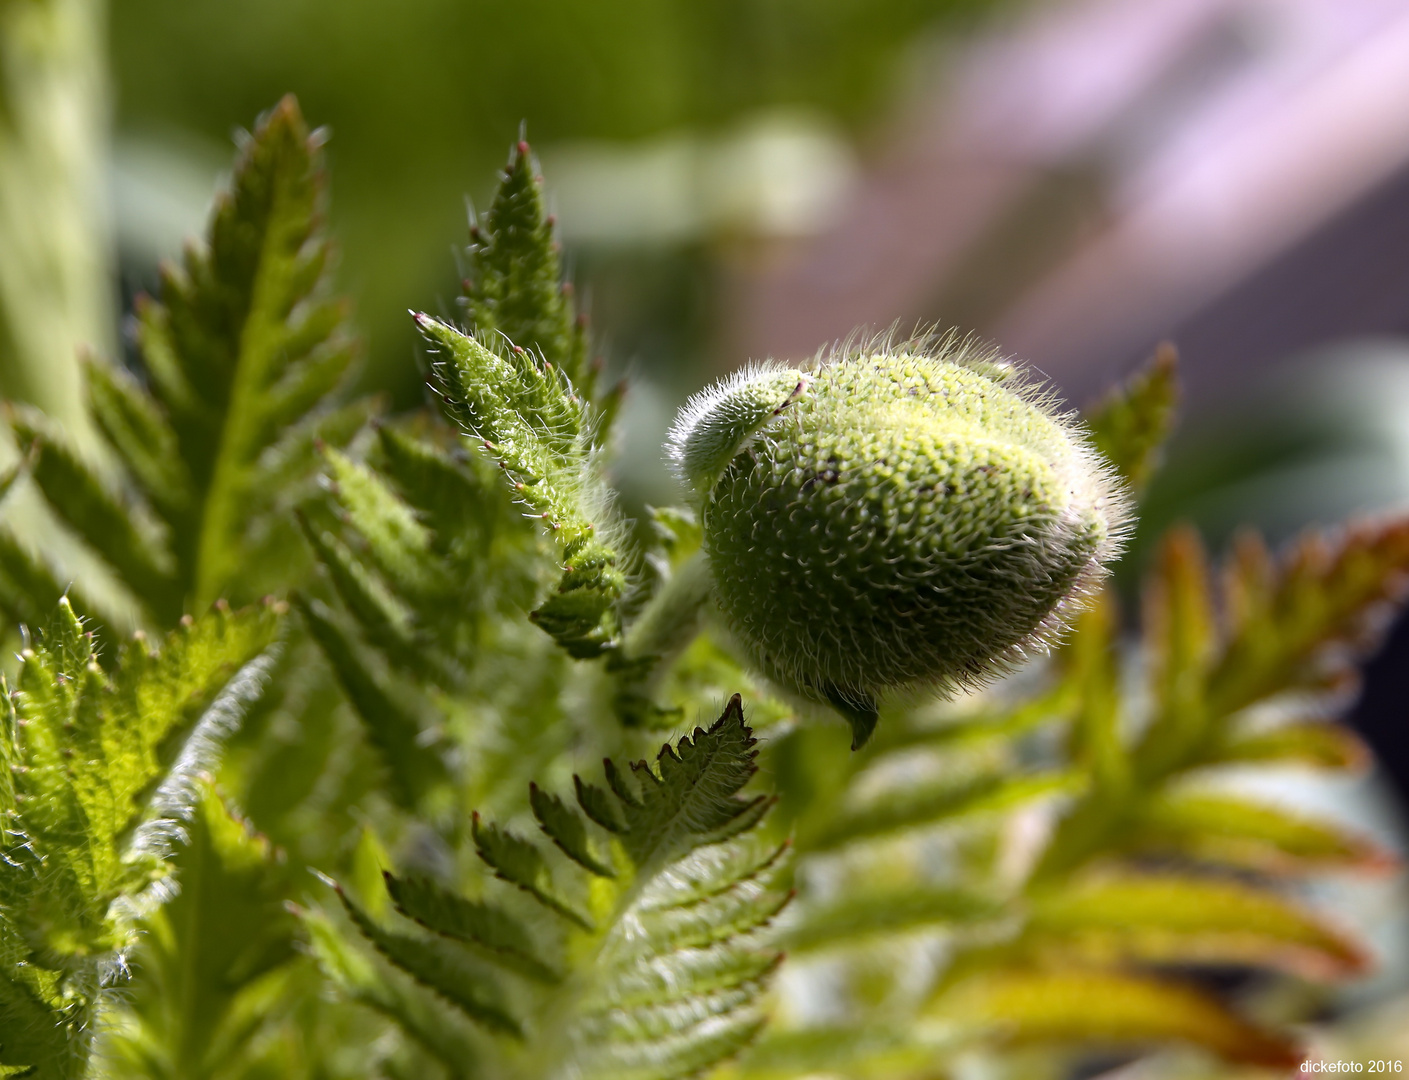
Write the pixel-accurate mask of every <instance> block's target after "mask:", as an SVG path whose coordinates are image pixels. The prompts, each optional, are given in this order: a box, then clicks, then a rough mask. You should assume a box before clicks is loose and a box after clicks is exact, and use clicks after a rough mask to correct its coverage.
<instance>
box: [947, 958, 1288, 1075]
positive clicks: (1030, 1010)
mask: <svg viewBox="0 0 1409 1080" xmlns="http://www.w3.org/2000/svg"><path fill="white" fill-rule="evenodd" d="M937 1012H938V1013H939V1014H940V1015H943V1016H946V1017H950V1018H953V1019H957V1020H960V1021H962V1022H965V1023H968V1024H973V1025H976V1026H981V1027H984V1028H987V1029H989V1030H991V1031H992V1032H993V1034H994V1035H996V1036H998V1037H999V1038H1001V1039H1003V1040H1004V1041H1007V1042H1010V1043H1015V1044H1023V1043H1053V1042H1057V1043H1067V1044H1070V1043H1087V1044H1092V1045H1097V1046H1108V1047H1121V1048H1130V1047H1139V1046H1141V1045H1147V1044H1150V1043H1170V1042H1183V1043H1187V1044H1190V1045H1193V1046H1198V1047H1202V1048H1204V1049H1206V1050H1210V1051H1212V1052H1213V1053H1215V1054H1218V1055H1219V1056H1220V1057H1222V1058H1224V1059H1225V1060H1228V1061H1235V1062H1242V1063H1245V1064H1249V1065H1263V1066H1267V1067H1270V1068H1283V1069H1287V1068H1292V1067H1294V1066H1296V1065H1298V1064H1300V1063H1301V1061H1302V1060H1303V1054H1302V1053H1301V1051H1300V1049H1299V1048H1298V1047H1297V1046H1296V1045H1295V1044H1294V1043H1293V1042H1292V1041H1291V1040H1289V1039H1287V1038H1285V1037H1283V1036H1281V1035H1279V1034H1277V1033H1275V1032H1272V1031H1268V1030H1266V1029H1264V1028H1261V1027H1258V1026H1256V1025H1254V1024H1252V1023H1251V1022H1250V1021H1248V1020H1245V1019H1243V1018H1242V1017H1240V1016H1238V1015H1237V1014H1236V1013H1234V1012H1231V1011H1230V1010H1229V1009H1227V1008H1225V1007H1224V1006H1223V1005H1222V1004H1221V1003H1220V1002H1219V1001H1218V1000H1217V998H1214V997H1212V996H1211V995H1209V994H1205V993H1202V992H1201V991H1198V990H1195V989H1193V988H1191V987H1189V986H1185V985H1182V984H1179V983H1175V982H1169V981H1164V980H1160V979H1155V978H1151V977H1148V976H1142V975H1131V974H1124V973H1120V972H1113V971H1080V970H1076V971H1061V972H1055V971H1028V970H1016V971H999V972H994V973H992V974H988V975H984V976H980V977H977V978H974V979H967V980H964V981H963V982H961V983H959V984H957V985H956V986H954V987H953V988H952V989H951V990H950V991H949V992H948V993H947V994H946V995H945V998H944V999H943V1001H942V1002H941V1003H940V1004H939V1005H938V1007H937Z"/></svg>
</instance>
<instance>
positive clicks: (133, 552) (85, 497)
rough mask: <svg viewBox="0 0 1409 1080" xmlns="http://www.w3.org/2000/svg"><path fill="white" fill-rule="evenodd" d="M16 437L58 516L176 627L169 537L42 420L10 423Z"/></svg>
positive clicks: (26, 417)
mask: <svg viewBox="0 0 1409 1080" xmlns="http://www.w3.org/2000/svg"><path fill="white" fill-rule="evenodd" d="M11 426H12V427H13V428H14V431H15V437H16V438H17V439H18V440H19V441H20V442H21V443H22V444H24V445H25V446H27V447H28V454H29V470H30V475H31V476H33V477H34V482H35V484H36V485H37V486H38V487H39V490H40V491H42V492H43V493H44V497H45V499H46V500H47V501H48V502H49V505H50V506H52V507H53V508H54V511H55V512H56V513H57V514H58V515H59V517H60V518H62V519H63V520H64V522H65V523H66V524H67V525H69V526H70V527H71V528H72V529H73V530H74V532H76V533H77V534H78V535H79V536H80V537H82V538H83V539H84V540H85V541H87V543H88V544H90V545H91V546H92V547H93V548H95V549H96V550H97V551H98V552H100V553H101V555H102V556H103V559H104V560H105V561H106V562H107V563H108V565H109V566H111V567H112V568H113V570H115V571H116V572H117V573H118V574H119V575H120V576H121V577H122V579H123V580H124V581H125V582H127V584H128V585H130V586H131V587H132V589H133V591H134V592H135V593H136V594H137V596H138V597H140V598H141V599H142V600H143V601H145V602H146V603H147V604H148V605H149V606H150V607H151V608H152V610H153V611H154V612H155V613H156V615H157V616H158V618H160V619H162V620H163V621H166V622H174V621H175V620H176V619H177V618H178V617H179V616H180V614H181V600H182V597H181V591H180V582H179V580H178V578H177V576H176V574H175V567H174V566H173V564H172V561H171V556H170V554H169V552H168V551H167V550H166V543H165V538H164V537H162V536H161V535H160V533H159V532H158V531H157V529H156V527H155V525H154V524H152V523H148V527H147V528H145V529H144V528H142V527H139V525H138V524H137V521H138V520H139V517H138V516H137V515H135V514H134V510H133V508H132V507H131V506H130V505H126V504H124V503H123V502H122V501H121V500H120V499H119V498H118V497H117V496H116V495H115V494H114V493H113V492H112V491H110V490H109V489H108V487H107V485H106V484H105V483H104V482H103V481H102V480H101V479H100V478H99V476H98V474H97V473H96V472H95V471H94V469H93V467H92V466H91V465H89V464H88V463H87V462H86V461H84V460H83V459H82V458H81V457H80V456H79V455H78V453H77V452H76V451H75V450H74V449H72V448H71V447H70V446H68V445H67V442H66V440H65V439H64V437H63V436H62V435H61V434H60V433H59V432H57V431H55V430H53V429H52V425H49V424H48V423H47V422H46V421H45V420H44V419H43V417H42V416H40V415H38V414H36V413H33V412H29V411H25V412H18V413H16V414H15V415H14V416H13V417H12V419H11Z"/></svg>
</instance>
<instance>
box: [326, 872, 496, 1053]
mask: <svg viewBox="0 0 1409 1080" xmlns="http://www.w3.org/2000/svg"><path fill="white" fill-rule="evenodd" d="M338 896H339V898H340V899H341V900H342V903H343V907H344V908H346V909H347V913H348V915H349V916H351V918H352V921H353V923H355V924H356V926H357V929H358V930H360V931H362V933H363V934H364V935H365V936H366V937H367V939H368V940H369V941H371V942H372V944H373V945H375V946H376V947H377V949H378V951H380V952H381V953H383V954H384V955H385V956H386V957H387V959H389V960H391V961H392V962H393V963H395V964H396V966H397V967H399V968H401V969H402V970H403V971H406V972H408V973H410V974H411V975H413V976H415V978H416V979H417V981H419V982H421V983H422V984H424V985H425V986H428V987H429V988H430V989H432V990H434V991H435V992H436V993H437V994H439V995H440V996H441V997H443V998H444V999H445V1000H446V1001H448V1002H450V1003H451V1004H452V1005H454V1006H455V1007H456V1008H458V1009H460V1011H462V1012H463V1013H464V1014H465V1015H466V1016H468V1017H469V1018H470V1019H471V1020H474V1021H475V1022H476V1023H479V1024H483V1025H484V1026H485V1027H486V1028H488V1029H489V1030H490V1031H493V1032H495V1033H496V1034H500V1035H509V1036H512V1037H514V1038H522V1037H523V1028H522V1026H521V1025H520V1024H519V1022H518V1020H516V1019H515V1018H514V1017H513V1016H512V1015H511V1014H510V1013H509V1012H508V1010H507V1009H506V1007H505V1005H504V1003H503V1001H502V995H501V994H500V993H499V991H498V989H497V987H496V986H495V984H494V982H493V981H492V980H491V979H489V978H488V977H486V975H485V974H484V973H483V972H481V971H480V970H478V969H477V968H475V967H474V966H472V965H471V964H470V963H469V962H468V960H467V958H465V957H462V956H461V955H460V954H459V953H457V952H455V951H454V947H453V946H446V945H444V944H439V943H435V942H432V941H429V940H427V939H425V938H420V937H413V936H411V935H410V934H404V933H401V932H400V931H397V930H389V929H387V928H385V927H383V926H381V925H380V924H379V923H377V922H376V921H375V920H374V919H372V918H371V917H370V916H369V915H367V913H366V912H364V911H363V910H362V909H361V908H360V907H359V906H358V905H357V904H355V903H353V902H352V900H350V899H349V898H348V896H347V894H346V893H344V892H342V891H341V890H339V892H338Z"/></svg>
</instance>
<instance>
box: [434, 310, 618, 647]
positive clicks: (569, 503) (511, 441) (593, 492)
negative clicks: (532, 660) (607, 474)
mask: <svg viewBox="0 0 1409 1080" xmlns="http://www.w3.org/2000/svg"><path fill="white" fill-rule="evenodd" d="M416 322H417V324H418V325H419V326H420V328H421V332H422V334H423V335H424V336H425V338H426V341H427V342H428V344H429V347H430V348H431V350H432V352H433V353H434V354H435V355H436V357H437V359H436V361H435V366H434V371H435V374H436V381H437V385H438V386H439V388H440V392H441V395H442V397H443V398H444V399H445V401H446V404H447V407H448V410H449V412H450V415H451V416H452V417H453V418H454V419H455V420H456V422H457V423H458V424H459V425H460V426H461V427H462V429H463V430H464V431H465V433H466V434H467V435H469V436H471V437H472V438H474V439H475V440H476V441H477V442H478V443H479V444H480V445H481V446H482V447H483V448H484V450H485V451H486V452H487V453H489V454H490V455H492V456H493V457H494V458H495V460H497V461H498V462H499V465H500V467H501V468H502V469H503V470H504V473H505V475H506V477H507V479H508V481H509V484H510V487H511V488H512V489H513V491H514V492H515V494H516V495H517V497H518V499H519V501H520V502H521V503H522V504H523V505H524V506H525V507H526V508H527V509H528V511H529V514H530V516H532V517H537V518H539V519H541V520H542V521H543V523H544V526H545V528H546V529H547V530H548V531H549V533H550V534H551V535H552V537H553V539H554V541H555V543H556V544H557V545H558V547H559V549H560V551H561V553H562V577H561V579H560V581H559V583H558V586H557V589H556V590H555V591H554V592H553V593H551V594H550V595H549V597H548V599H547V600H546V601H544V603H543V604H541V605H540V606H539V607H538V608H537V609H536V610H535V611H534V612H533V618H534V620H535V621H536V622H537V623H538V624H539V625H540V626H541V627H543V629H544V630H545V631H547V633H549V634H550V635H551V636H552V637H553V638H554V639H555V640H556V641H557V642H558V643H559V644H561V645H562V646H563V648H565V649H566V650H567V651H568V652H569V653H570V654H571V655H573V656H578V657H585V658H590V657H593V656H598V655H600V654H601V653H602V652H603V650H605V649H606V648H607V647H608V646H610V645H613V644H614V643H615V639H616V635H617V632H618V618H619V616H618V612H617V605H618V603H619V601H620V600H621V597H622V594H623V593H624V591H625V588H626V577H625V575H624V574H623V573H622V570H621V569H620V568H619V567H618V565H617V564H618V554H617V552H616V551H615V550H614V548H613V546H612V542H611V540H610V538H609V536H608V535H607V534H608V533H609V531H610V529H609V528H608V526H609V525H610V523H611V518H610V516H609V511H608V508H607V505H606V497H605V495H604V489H603V488H602V486H601V481H600V478H599V476H598V475H597V469H598V465H597V461H596V456H597V451H596V449H595V447H594V445H593V438H594V432H593V428H592V418H591V414H590V412H589V411H588V408H587V406H586V404H585V403H584V402H583V400H582V399H581V398H580V397H579V396H578V391H577V389H576V388H575V387H574V386H573V385H572V383H571V382H570V381H569V380H568V379H567V377H566V376H565V375H564V374H563V373H562V372H561V371H559V370H558V369H557V368H555V367H553V366H552V365H551V364H549V363H548V362H547V361H545V360H544V359H543V358H542V357H541V356H538V355H537V354H535V353H533V352H530V351H528V350H526V349H523V348H520V347H518V346H515V347H514V348H513V349H510V350H508V351H505V352H499V351H496V350H494V349H491V348H489V347H488V346H487V345H486V344H484V343H483V342H482V341H480V340H479V339H478V338H476V337H474V336H471V335H469V334H465V333H463V332H461V331H460V330H457V329H456V328H455V327H453V326H450V325H448V324H447V323H443V322H441V321H439V320H437V319H432V318H430V317H429V316H426V315H417V316H416Z"/></svg>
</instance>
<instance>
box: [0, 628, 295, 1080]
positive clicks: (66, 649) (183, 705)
mask: <svg viewBox="0 0 1409 1080" xmlns="http://www.w3.org/2000/svg"><path fill="white" fill-rule="evenodd" d="M277 620H278V612H277V609H274V608H273V607H265V608H263V609H256V610H252V611H245V612H235V613H231V612H229V611H227V610H224V609H221V610H217V611H215V612H212V613H211V614H209V615H207V616H205V617H204V618H202V619H200V620H189V621H187V622H186V623H185V624H184V625H183V626H182V627H181V628H180V629H178V630H177V631H175V632H173V633H172V634H171V635H169V636H168V638H167V640H166V641H165V643H164V648H162V649H161V650H160V651H156V650H153V649H151V648H150V646H148V645H147V644H146V643H145V641H143V640H141V639H138V640H136V641H134V642H132V643H131V644H129V645H128V646H127V647H125V648H124V649H123V650H122V651H121V653H120V655H119V657H118V661H117V663H116V665H115V667H114V669H113V670H112V671H111V673H109V672H108V671H105V670H104V669H103V668H102V667H100V666H99V665H98V663H97V660H96V656H95V655H94V652H93V648H94V646H93V639H92V635H91V634H90V633H89V632H87V630H86V628H85V627H84V625H83V623H82V621H81V620H80V619H79V618H78V617H77V616H76V615H75V614H74V612H73V610H72V608H71V607H70V605H69V604H68V603H67V601H66V600H61V601H60V603H59V604H58V606H57V607H56V609H55V611H54V614H53V616H52V618H50V620H49V622H48V624H47V625H46V627H45V628H44V630H43V631H42V633H40V634H39V635H38V636H37V637H36V639H35V641H34V643H33V645H32V647H30V648H28V649H26V650H25V652H24V653H23V654H22V656H21V657H20V665H19V670H18V673H17V675H16V685H15V691H14V693H13V695H11V694H10V692H9V689H8V687H4V688H3V700H4V708H3V710H0V744H3V745H2V746H0V750H2V751H3V752H0V763H3V765H4V767H5V772H6V781H7V782H6V783H3V784H0V802H3V803H4V804H5V805H4V810H5V821H4V827H5V833H4V837H5V839H4V845H3V848H4V850H3V859H4V870H5V873H4V874H0V904H2V905H3V912H4V918H3V919H0V983H3V986H0V999H3V1000H0V1014H3V1012H4V1010H7V1009H8V1010H11V1011H13V1010H16V1009H21V1010H22V1011H27V1013H28V1012H32V1011H33V1009H34V1008H38V1009H40V1010H41V1011H42V1012H44V1013H45V1014H46V1016H45V1020H44V1025H42V1026H44V1027H46V1029H47V1030H51V1031H61V1032H63V1033H64V1034H63V1038H64V1042H65V1046H66V1049H65V1051H64V1056H63V1058H62V1061H63V1062H66V1063H67V1064H63V1065H62V1066H61V1064H60V1062H59V1060H58V1059H54V1058H51V1057H34V1058H31V1059H30V1060H21V1059H20V1058H17V1057H14V1056H12V1055H16V1054H19V1055H27V1054H30V1053H31V1052H36V1053H37V1051H32V1049H26V1047H33V1046H38V1044H37V1043H31V1042H28V1041H26V1039H25V1038H21V1037H20V1035H21V1032H20V1029H19V1028H18V1027H16V1028H14V1029H11V1028H10V1027H8V1025H7V1026H6V1027H5V1028H4V1029H3V1035H0V1043H3V1044H4V1045H5V1047H6V1049H5V1050H4V1051H3V1053H4V1054H6V1055H7V1056H6V1057H4V1058H3V1059H0V1060H3V1061H4V1062H6V1063H14V1064H20V1065H28V1064H33V1065H36V1066H37V1067H38V1069H39V1071H38V1073H37V1074H36V1075H47V1076H55V1077H59V1076H65V1077H67V1076H73V1077H77V1076H78V1075H80V1074H81V1073H82V1071H83V1066H84V1061H85V1060H86V1057H87V1053H88V1049H87V1045H88V1043H87V1040H88V1038H89V1036H88V1032H89V1031H91V1029H92V1023H93V1016H94V1014H95V1013H96V1011H97V1010H98V1009H99V1008H100V1007H105V1006H106V1005H108V1004H109V1003H108V1002H107V1000H106V999H108V998H110V996H111V993H112V991H111V990H110V989H109V988H108V986H109V984H108V983H106V982H104V981H102V980H101V979H100V975H101V974H102V973H103V972H105V971H109V970H116V969H120V968H121V966H122V964H123V962H124V956H125V953H126V951H127V950H128V949H130V948H131V946H132V944H133V943H134V941H135V939H136V922H137V920H138V919H139V918H140V917H141V916H142V915H144V914H146V913H149V912H150V911H151V910H152V908H153V907H154V905H155V904H156V903H158V902H159V901H160V900H161V899H163V898H164V896H165V890H164V889H163V888H162V887H161V886H160V884H159V883H160V882H161V881H162V879H163V878H164V877H166V876H167V875H168V874H169V864H168V859H169V857H170V854H171V851H172V847H173V845H174V843H175V841H176V840H177V839H179V838H181V837H182V836H183V835H184V832H183V829H182V825H181V823H182V822H184V821H185V820H187V819H189V817H190V815H191V813H192V812H193V810H194V804H195V802H196V800H197V799H198V794H199V793H198V789H197V779H196V777H197V774H198V772H199V771H200V770H202V769H206V768H209V767H211V766H212V765H213V764H214V755H215V753H216V752H217V750H218V749H219V746H220V743H221V742H222V740H223V739H224V738H225V737H226V736H227V735H228V734H229V732H230V731H231V730H232V729H233V727H234V726H235V725H236V724H237V723H238V721H239V719H240V717H241V715H242V711H243V709H244V708H245V706H246V705H247V704H248V702H249V700H250V699H251V698H252V697H253V696H255V695H257V693H258V692H259V689H260V687H261V685H262V679H263V674H264V670H265V666H266V662H267V657H264V656H260V655H258V654H261V653H262V652H263V651H264V650H265V649H266V648H267V647H268V646H269V645H270V643H271V641H272V639H273V636H274V633H275V629H276V626H277ZM154 885H155V886H156V888H153V886H154ZM184 959H185V960H186V961H189V960H190V957H186V958H184ZM11 991H13V992H11ZM32 1019H33V1018H32V1017H31V1018H30V1019H16V1023H17V1024H18V1023H24V1024H26V1025H29V1026H30V1027H33V1026H34V1025H33V1024H32V1023H31V1020H32ZM41 1041H43V1040H41ZM44 1053H45V1054H46V1055H47V1054H48V1053H49V1051H47V1050H46V1051H44ZM70 1055H71V1056H70ZM55 1069H58V1070H59V1071H57V1072H56V1071H54V1070H55Z"/></svg>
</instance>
